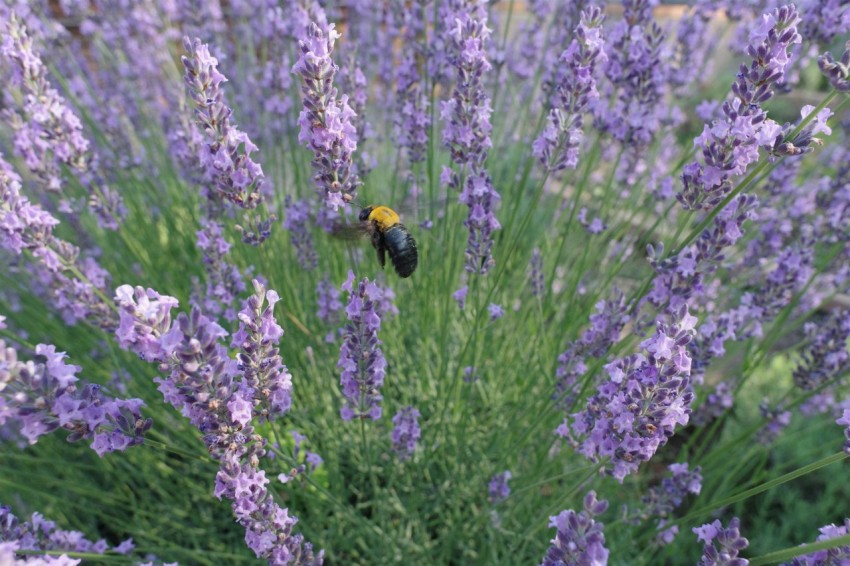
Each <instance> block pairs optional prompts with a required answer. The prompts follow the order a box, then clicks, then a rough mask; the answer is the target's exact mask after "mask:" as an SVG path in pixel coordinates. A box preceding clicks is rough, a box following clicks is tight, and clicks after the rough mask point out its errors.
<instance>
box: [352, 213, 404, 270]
mask: <svg viewBox="0 0 850 566" xmlns="http://www.w3.org/2000/svg"><path fill="white" fill-rule="evenodd" d="M360 222H362V223H364V225H365V228H366V231H367V232H368V233H369V234H370V235H371V237H372V246H373V247H374V248H375V251H377V252H378V263H380V264H381V268H383V267H384V264H385V263H386V254H387V253H389V254H390V261H391V262H392V264H393V267H394V268H395V272H396V273H398V276H399V277H410V275H411V274H412V273H413V272H414V271H415V270H416V264H417V263H418V261H419V252H418V251H417V250H416V240H414V239H413V236H411V235H410V231H409V230H408V229H407V227H406V226H405V225H404V224H402V223H401V222H400V220H399V217H398V214H397V213H396V212H395V211H394V210H392V209H391V208H389V207H386V206H382V205H378V206H367V207H365V208H363V209H362V210H361V211H360Z"/></svg>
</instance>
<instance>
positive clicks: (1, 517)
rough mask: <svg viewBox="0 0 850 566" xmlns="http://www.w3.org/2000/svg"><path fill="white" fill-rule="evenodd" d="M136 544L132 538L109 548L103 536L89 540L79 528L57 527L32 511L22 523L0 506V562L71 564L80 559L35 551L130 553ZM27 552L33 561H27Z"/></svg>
mask: <svg viewBox="0 0 850 566" xmlns="http://www.w3.org/2000/svg"><path fill="white" fill-rule="evenodd" d="M135 546H136V545H135V544H133V539H131V538H130V539H127V540H125V541H124V542H122V543H121V544H119V545H118V546H115V547H112V548H110V547H109V543H107V542H106V541H105V540H103V539H100V540H99V541H97V542H92V541H90V540H88V539H87V538H86V536H85V535H84V534H83V533H81V532H79V531H66V530H62V529H57V528H56V523H55V522H54V521H48V520H47V519H45V518H44V517H43V516H42V515H41V514H40V513H33V514H32V518H31V519H30V520H29V521H24V522H23V523H22V522H21V521H20V520H19V519H18V518H17V517H15V515H13V514H12V510H11V508H10V507H8V506H7V505H0V564H9V565H12V564H55V565H58V566H62V565H68V566H70V565H72V564H79V563H80V560H77V559H72V558H68V556H67V555H65V554H62V555H60V556H54V557H51V556H50V555H41V556H39V555H38V554H37V553H38V552H39V551H52V552H51V553H54V552H84V553H87V554H103V553H105V552H107V551H109V552H114V553H116V554H125V555H126V554H130V553H131V552H132V551H133V549H134V548H135ZM18 552H22V554H17V553H18ZM23 553H26V554H23ZM33 554H35V555H33ZM28 555H29V558H32V560H27V557H28Z"/></svg>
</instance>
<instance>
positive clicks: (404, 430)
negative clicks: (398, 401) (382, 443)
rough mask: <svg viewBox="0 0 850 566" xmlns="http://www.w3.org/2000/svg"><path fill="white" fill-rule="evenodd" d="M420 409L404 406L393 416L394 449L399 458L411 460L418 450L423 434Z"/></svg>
mask: <svg viewBox="0 0 850 566" xmlns="http://www.w3.org/2000/svg"><path fill="white" fill-rule="evenodd" d="M420 416H421V415H420V414H419V411H417V410H416V409H415V408H413V407H410V406H408V407H404V408H403V409H400V410H399V412H398V413H396V415H395V416H394V417H393V425H395V426H394V428H393V450H395V453H396V454H397V455H398V459H399V460H402V461H404V460H409V459H410V457H411V456H413V453H414V452H415V451H416V443H417V442H419V439H420V438H421V436H422V431H421V430H420V429H419V417H420Z"/></svg>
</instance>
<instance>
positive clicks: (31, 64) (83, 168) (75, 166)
mask: <svg viewBox="0 0 850 566" xmlns="http://www.w3.org/2000/svg"><path fill="white" fill-rule="evenodd" d="M2 31H3V43H2V47H0V54H2V56H3V57H4V58H5V59H6V60H7V61H9V63H10V67H11V69H12V82H13V83H14V84H17V85H19V86H20V87H21V89H22V92H23V104H22V107H21V109H20V114H19V113H18V112H16V111H14V110H11V109H9V110H7V111H6V113H5V117H6V119H7V120H9V122H10V125H11V127H12V130H14V138H13V145H14V147H15V152H16V153H17V154H18V155H20V156H21V157H22V158H23V160H24V163H25V164H26V166H27V168H28V169H29V170H30V171H32V173H33V174H34V175H35V176H36V177H37V178H38V179H39V180H40V181H41V182H42V183H43V184H44V186H45V188H46V189H47V190H48V191H55V192H60V191H61V190H62V167H63V166H64V167H68V168H70V169H71V170H72V171H73V172H74V173H75V174H77V175H79V176H80V180H81V181H82V182H84V183H85V184H88V185H89V191H90V195H89V206H90V208H91V209H92V210H93V211H94V212H95V214H96V217H97V219H98V223H99V224H100V225H101V226H103V227H105V228H109V229H112V230H115V229H117V228H118V224H119V221H120V220H121V219H122V218H123V217H124V216H125V215H126V210H125V208H124V204H123V202H122V200H121V197H120V196H119V195H118V194H117V193H115V192H114V191H112V190H110V189H109V188H108V187H106V186H103V185H100V184H99V183H93V182H92V179H90V178H89V177H90V175H91V173H92V172H93V170H94V169H95V166H96V164H94V163H93V161H94V157H93V155H92V152H91V150H90V146H89V142H88V140H87V139H86V138H85V136H84V135H83V125H82V122H81V121H80V119H79V118H78V117H77V115H76V114H75V113H74V112H73V111H72V110H71V109H70V108H69V107H68V105H67V104H66V102H65V99H64V98H62V96H61V95H60V94H59V93H58V92H57V91H56V89H54V88H53V87H51V86H50V83H49V82H48V81H47V67H45V65H44V63H42V61H41V57H40V55H39V54H38V53H37V52H36V51H35V50H34V49H33V42H32V38H30V37H29V35H28V34H27V29H26V27H25V26H24V25H23V23H22V22H21V21H20V20H19V19H18V17H17V16H16V15H15V14H14V13H13V14H12V15H11V17H10V18H9V19H8V21H7V22H6V25H5V26H4V29H3V30H2Z"/></svg>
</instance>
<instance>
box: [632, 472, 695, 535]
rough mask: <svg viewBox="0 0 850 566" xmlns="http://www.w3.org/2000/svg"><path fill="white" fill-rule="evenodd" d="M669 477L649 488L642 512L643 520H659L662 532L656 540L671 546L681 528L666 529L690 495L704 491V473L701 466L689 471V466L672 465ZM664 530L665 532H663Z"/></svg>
mask: <svg viewBox="0 0 850 566" xmlns="http://www.w3.org/2000/svg"><path fill="white" fill-rule="evenodd" d="M667 470H668V472H669V475H667V476H665V477H664V479H662V480H661V485H658V486H653V487H651V488H649V491H648V492H647V494H646V495H644V496H643V497H642V498H641V502H642V503H643V508H642V509H641V510H640V513H639V517H640V518H641V519H644V520H645V519H649V518H657V519H658V521H657V527H658V529H659V530H660V532H659V533H658V535H657V536H656V537H655V540H656V541H657V542H658V543H659V544H662V545H663V544H670V543H671V542H672V541H673V538H674V537H675V536H676V534H678V532H679V527H678V526H677V525H673V526H672V527H667V528H665V527H666V524H667V521H668V519H669V518H670V517H672V514H673V511H674V510H675V509H676V508H677V507H679V506H680V505H681V504H682V502H683V501H684V499H685V497H687V496H688V494H689V493H692V494H694V495H698V494H699V492H700V490H701V489H702V473H701V469H700V467H699V466H697V467H696V468H694V469H693V470H688V464H687V463H684V464H670V465H669V466H668V467H667ZM661 529H663V530H661Z"/></svg>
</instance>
